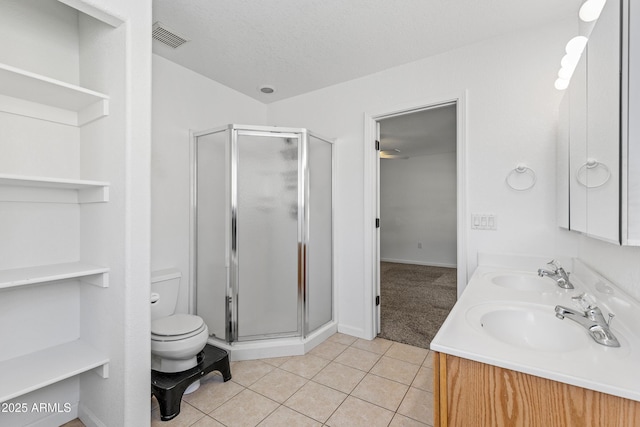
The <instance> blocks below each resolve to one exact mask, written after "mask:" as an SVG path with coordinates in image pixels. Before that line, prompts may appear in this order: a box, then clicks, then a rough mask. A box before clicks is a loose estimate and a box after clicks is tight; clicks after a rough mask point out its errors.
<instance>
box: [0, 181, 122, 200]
mask: <svg viewBox="0 0 640 427" xmlns="http://www.w3.org/2000/svg"><path fill="white" fill-rule="evenodd" d="M0 201H2V202H41V203H44V202H49V203H98V202H108V201H109V183H108V182H100V181H86V180H73V179H57V178H50V177H35V176H19V175H6V174H0Z"/></svg>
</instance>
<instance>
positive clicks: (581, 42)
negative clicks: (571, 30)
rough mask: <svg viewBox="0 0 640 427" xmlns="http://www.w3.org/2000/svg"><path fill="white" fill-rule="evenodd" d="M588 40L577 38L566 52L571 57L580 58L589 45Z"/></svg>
mask: <svg viewBox="0 0 640 427" xmlns="http://www.w3.org/2000/svg"><path fill="white" fill-rule="evenodd" d="M587 41H588V39H587V38H586V37H585V36H575V37H574V38H572V39H571V40H569V42H568V43H567V46H566V48H565V50H566V51H567V54H568V55H569V56H575V57H580V55H582V51H583V50H584V48H585V46H586V45H587Z"/></svg>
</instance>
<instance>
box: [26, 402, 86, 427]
mask: <svg viewBox="0 0 640 427" xmlns="http://www.w3.org/2000/svg"><path fill="white" fill-rule="evenodd" d="M76 418H78V403H77V402H75V403H72V404H71V405H70V406H69V411H66V410H64V411H62V412H54V413H49V414H48V415H47V416H45V417H43V418H40V419H39V420H36V421H33V422H32V423H30V424H27V425H28V426H29V427H50V426H60V425H63V424H65V423H68V422H69V421H71V420H74V419H76Z"/></svg>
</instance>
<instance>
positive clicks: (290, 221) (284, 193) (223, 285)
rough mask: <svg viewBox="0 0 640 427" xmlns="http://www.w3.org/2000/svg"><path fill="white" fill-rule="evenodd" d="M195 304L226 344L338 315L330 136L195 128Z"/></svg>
mask: <svg viewBox="0 0 640 427" xmlns="http://www.w3.org/2000/svg"><path fill="white" fill-rule="evenodd" d="M192 147H193V149H192V166H193V167H192V170H193V174H192V197H191V199H192V212H193V218H192V220H193V224H192V236H193V239H192V240H193V242H192V246H193V250H192V252H193V253H192V254H191V256H192V266H193V267H192V283H193V288H194V290H195V292H193V293H192V296H193V299H194V301H193V306H194V308H195V312H196V314H197V315H199V316H200V317H202V318H203V319H204V321H205V322H206V324H207V326H208V328H209V333H210V334H211V337H213V338H216V339H219V340H223V341H225V342H227V343H233V342H239V341H252V340H261V339H268V338H282V337H296V336H297V337H302V338H306V337H307V336H308V335H309V334H310V333H312V332H313V331H315V330H317V329H318V328H320V327H321V326H323V325H325V324H327V323H328V322H330V321H332V320H333V238H332V236H333V208H332V206H333V200H332V198H333V141H332V140H330V139H327V138H323V137H321V136H318V135H317V134H315V133H313V132H310V131H308V130H306V129H298V128H278V127H265V126H244V125H243V126H241V125H229V126H225V127H223V128H217V129H211V130H207V131H203V132H197V133H194V134H193V145H192Z"/></svg>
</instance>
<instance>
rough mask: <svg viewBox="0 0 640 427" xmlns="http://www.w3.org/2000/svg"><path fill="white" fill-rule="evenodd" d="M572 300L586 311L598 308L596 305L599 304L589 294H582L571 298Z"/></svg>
mask: <svg viewBox="0 0 640 427" xmlns="http://www.w3.org/2000/svg"><path fill="white" fill-rule="evenodd" d="M571 299H572V300H573V301H575V302H576V304H577V305H578V306H579V307H580V308H582V309H583V310H585V311H586V310H591V309H594V308H598V306H597V305H596V303H597V301H596V299H595V298H594V297H593V296H591V295H589V294H587V293H586V292H582V293H581V294H579V295H576V296H574V297H571Z"/></svg>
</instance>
